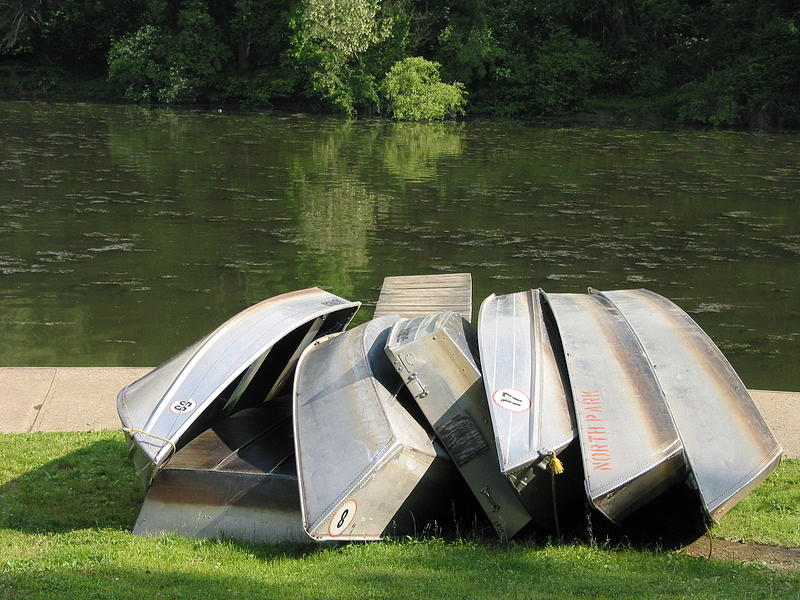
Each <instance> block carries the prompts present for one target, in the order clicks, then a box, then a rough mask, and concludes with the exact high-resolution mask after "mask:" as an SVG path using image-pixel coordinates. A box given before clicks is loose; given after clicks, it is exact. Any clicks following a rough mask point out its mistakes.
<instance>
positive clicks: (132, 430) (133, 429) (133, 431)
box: [122, 427, 178, 458]
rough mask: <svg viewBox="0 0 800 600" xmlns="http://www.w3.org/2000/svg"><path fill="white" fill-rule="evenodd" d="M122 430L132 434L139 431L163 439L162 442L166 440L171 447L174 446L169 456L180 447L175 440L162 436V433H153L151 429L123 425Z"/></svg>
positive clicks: (141, 433)
mask: <svg viewBox="0 0 800 600" xmlns="http://www.w3.org/2000/svg"><path fill="white" fill-rule="evenodd" d="M122 431H123V432H125V433H131V434H132V433H138V434H140V435H146V436H149V437H151V438H155V439H157V440H161V441H162V442H166V443H167V444H169V445H170V448H172V450H170V453H169V455H168V456H167V458H169V457H170V456H172V455H173V454H175V453H176V452H177V451H178V447H177V446H176V445H175V442H173V441H172V440H169V439H167V438H165V437H161V436H160V435H156V434H155V433H151V432H149V431H145V430H144V429H137V428H136V427H123V428H122Z"/></svg>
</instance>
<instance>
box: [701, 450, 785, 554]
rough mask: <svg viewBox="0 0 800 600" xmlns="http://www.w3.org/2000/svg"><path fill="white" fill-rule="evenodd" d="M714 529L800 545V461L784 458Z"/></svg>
mask: <svg viewBox="0 0 800 600" xmlns="http://www.w3.org/2000/svg"><path fill="white" fill-rule="evenodd" d="M712 531H713V533H714V535H715V536H717V537H722V538H725V539H729V540H741V541H745V542H758V543H761V544H773V545H775V546H791V547H800V460H798V459H794V460H784V461H783V463H782V464H781V466H780V467H778V469H777V470H776V471H775V472H774V473H773V474H772V475H770V477H769V478H768V479H767V480H766V481H764V482H763V483H762V484H761V485H760V486H758V487H757V488H756V489H755V490H754V491H753V492H751V493H750V495H749V496H747V498H745V499H744V500H742V501H741V502H740V503H739V504H738V505H736V506H735V507H734V508H733V509H732V510H731V512H729V513H728V514H727V515H726V516H725V517H723V519H722V522H721V523H720V524H719V525H718V526H717V527H715V528H714V529H713V530H712Z"/></svg>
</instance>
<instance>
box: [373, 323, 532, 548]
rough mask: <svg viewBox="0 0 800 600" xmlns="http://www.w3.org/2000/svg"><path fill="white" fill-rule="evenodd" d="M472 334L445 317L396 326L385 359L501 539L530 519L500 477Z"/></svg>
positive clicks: (467, 329)
mask: <svg viewBox="0 0 800 600" xmlns="http://www.w3.org/2000/svg"><path fill="white" fill-rule="evenodd" d="M476 337H477V336H476V333H475V329H474V327H473V326H472V325H470V324H469V322H468V321H467V320H466V319H464V318H463V317H462V316H460V315H458V314H456V313H453V312H445V313H442V314H439V315H435V316H429V317H417V318H415V319H410V320H409V319H403V320H401V321H398V322H397V323H395V325H394V327H392V331H391V333H390V335H389V339H388V341H387V343H386V354H387V356H388V357H389V358H390V359H391V361H392V364H393V366H394V368H395V369H396V370H397V372H398V373H399V374H400V375H401V377H402V378H403V381H404V382H405V385H406V387H407V388H408V390H409V391H410V392H411V394H412V395H413V396H414V398H415V399H416V401H417V404H418V405H419V407H420V408H421V409H422V412H423V414H424V415H425V418H426V419H427V420H428V422H429V423H430V424H431V426H432V427H433V429H434V431H435V432H436V434H437V436H438V437H439V439H440V440H441V442H442V444H443V445H444V447H445V449H446V450H447V452H448V454H449V455H450V457H451V458H452V459H453V462H455V464H456V466H457V467H458V469H459V471H460V472H461V475H462V476H463V477H464V480H465V481H466V483H467V485H468V486H469V488H470V490H471V491H472V493H473V495H474V496H475V498H476V499H477V500H478V502H479V504H480V505H481V508H482V509H483V510H484V512H485V513H486V515H487V516H488V517H489V520H490V521H491V523H492V525H493V527H494V528H495V530H496V531H497V533H498V535H499V536H500V537H501V539H510V538H511V537H513V536H514V535H515V534H516V533H517V532H518V531H519V530H520V529H522V527H524V526H525V525H526V524H527V523H528V522H529V521H530V520H531V515H530V513H529V512H528V510H527V508H526V507H525V506H524V504H523V503H522V501H521V499H520V497H519V495H518V493H517V490H516V489H514V487H513V485H512V484H511V482H510V481H509V480H508V478H507V477H506V476H505V475H503V474H502V473H501V472H500V465H499V463H498V459H497V453H496V452H495V451H494V449H493V448H492V446H493V445H494V444H493V440H494V433H493V432H492V427H491V424H490V417H489V409H488V407H487V406H486V395H485V392H484V387H483V381H482V378H481V371H480V366H479V363H478V358H477V357H478V348H477V339H476Z"/></svg>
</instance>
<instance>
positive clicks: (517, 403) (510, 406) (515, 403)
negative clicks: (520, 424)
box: [492, 388, 531, 412]
mask: <svg viewBox="0 0 800 600" xmlns="http://www.w3.org/2000/svg"><path fill="white" fill-rule="evenodd" d="M492 402H494V403H495V404H497V406H499V407H500V408H504V409H506V410H508V411H511V412H525V411H526V410H528V409H529V408H530V407H531V399H530V398H528V396H527V395H526V394H525V393H523V392H520V391H519V390H515V389H514V388H500V389H499V390H495V391H494V393H493V394H492Z"/></svg>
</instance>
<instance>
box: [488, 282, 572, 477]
mask: <svg viewBox="0 0 800 600" xmlns="http://www.w3.org/2000/svg"><path fill="white" fill-rule="evenodd" d="M478 342H479V345H480V356H481V363H482V366H483V382H484V385H485V387H486V396H487V400H488V405H489V412H490V414H491V416H492V425H493V426H494V433H495V444H496V446H497V453H498V457H499V459H500V469H501V470H502V471H503V472H504V473H507V474H511V473H514V472H515V471H521V470H523V469H525V468H526V467H528V466H530V465H532V464H536V463H540V462H542V461H547V459H548V458H549V457H550V456H551V455H556V454H558V453H559V452H560V451H561V450H563V449H564V448H565V447H566V446H567V445H568V444H569V443H570V442H572V440H574V439H575V437H576V435H577V430H576V426H575V416H574V413H573V409H572V399H571V397H570V396H569V395H568V391H567V388H568V384H566V383H565V381H564V374H563V373H562V369H561V368H559V364H558V362H559V358H560V357H559V358H557V356H556V353H555V352H554V351H553V346H552V344H551V342H550V335H549V333H548V331H547V326H546V324H545V319H544V314H543V313H542V304H541V299H540V290H530V291H528V292H519V293H516V294H507V295H503V296H495V295H494V294H492V295H491V296H489V297H488V298H486V299H485V300H484V301H483V303H482V304H481V308H480V313H479V316H478Z"/></svg>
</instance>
